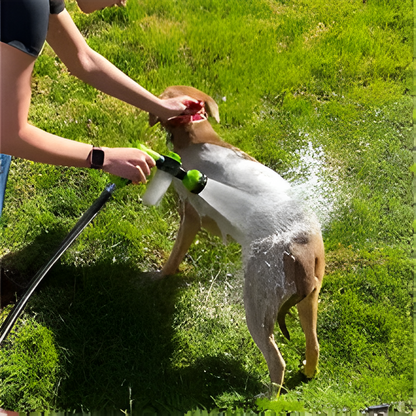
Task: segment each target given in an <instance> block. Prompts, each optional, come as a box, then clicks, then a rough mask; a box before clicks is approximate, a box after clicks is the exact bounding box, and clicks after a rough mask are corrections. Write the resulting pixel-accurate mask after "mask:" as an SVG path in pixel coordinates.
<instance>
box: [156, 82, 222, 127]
mask: <svg viewBox="0 0 416 416" xmlns="http://www.w3.org/2000/svg"><path fill="white" fill-rule="evenodd" d="M183 95H187V96H188V97H191V98H194V99H195V100H198V101H199V102H200V103H201V109H200V110H199V111H198V112H197V114H195V115H193V116H191V115H181V116H177V117H173V118H171V119H169V120H167V121H166V122H164V123H162V125H163V127H165V128H166V129H167V130H170V129H171V128H172V127H177V126H179V125H190V124H192V123H193V122H195V121H204V120H206V119H207V114H208V115H210V116H212V117H214V119H215V120H216V121H217V123H219V122H220V116H219V112H218V105H217V103H216V102H215V101H214V99H213V98H211V97H210V96H209V95H207V94H205V93H203V92H202V91H199V90H197V89H196V88H193V87H187V86H181V85H177V86H172V87H168V88H166V90H165V91H163V93H162V94H161V95H160V98H162V99H164V100H166V99H169V98H175V97H180V96H183ZM158 122H161V120H160V119H159V118H158V117H157V116H155V115H154V114H149V124H150V126H154V125H155V124H157V123H158Z"/></svg>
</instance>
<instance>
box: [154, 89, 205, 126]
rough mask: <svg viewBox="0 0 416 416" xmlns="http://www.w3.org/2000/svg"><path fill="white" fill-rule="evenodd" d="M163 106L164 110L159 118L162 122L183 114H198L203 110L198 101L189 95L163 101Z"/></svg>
mask: <svg viewBox="0 0 416 416" xmlns="http://www.w3.org/2000/svg"><path fill="white" fill-rule="evenodd" d="M161 106H162V108H163V109H162V110H161V112H160V114H157V116H158V117H159V118H160V119H161V120H162V121H166V120H168V119H169V118H171V117H175V116H179V115H183V114H196V113H197V112H198V111H199V110H200V108H201V107H200V105H199V102H198V100H195V99H194V98H191V97H188V96H187V95H182V96H180V97H175V98H168V99H164V100H161Z"/></svg>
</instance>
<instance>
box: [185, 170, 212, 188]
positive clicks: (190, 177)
mask: <svg viewBox="0 0 416 416" xmlns="http://www.w3.org/2000/svg"><path fill="white" fill-rule="evenodd" d="M182 183H183V185H184V186H185V188H186V189H187V190H188V191H190V192H192V193H193V194H199V193H200V192H201V191H202V190H203V189H204V188H205V185H206V183H207V177H206V176H205V175H204V174H203V173H201V172H200V171H199V170H188V172H186V176H185V177H184V178H183V179H182Z"/></svg>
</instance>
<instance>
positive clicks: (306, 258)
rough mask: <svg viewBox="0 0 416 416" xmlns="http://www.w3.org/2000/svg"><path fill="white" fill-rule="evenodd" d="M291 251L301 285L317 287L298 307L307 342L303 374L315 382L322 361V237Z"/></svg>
mask: <svg viewBox="0 0 416 416" xmlns="http://www.w3.org/2000/svg"><path fill="white" fill-rule="evenodd" d="M291 251H292V254H293V255H294V256H295V258H296V260H297V262H299V263H298V267H297V268H296V269H297V272H298V276H297V279H298V281H299V280H301V279H302V280H304V282H305V287H304V289H306V288H311V287H313V288H312V290H311V291H310V292H309V293H306V295H307V296H306V297H305V298H304V299H303V300H302V301H300V302H299V303H298V304H297V308H298V312H299V319H300V323H301V326H302V329H303V332H304V333H305V339H306V364H305V367H304V370H303V371H304V373H305V375H306V376H307V377H308V378H312V377H313V376H314V375H315V374H316V371H317V368H318V360H319V343H318V336H317V333H316V326H317V315H318V295H319V291H320V289H321V285H322V279H323V275H324V268H325V261H324V247H323V242H322V238H321V237H320V235H314V236H312V238H311V239H310V241H309V242H308V244H306V245H294V246H292V248H291ZM308 291H309V289H308ZM303 293H305V292H303Z"/></svg>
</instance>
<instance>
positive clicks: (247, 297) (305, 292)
mask: <svg viewBox="0 0 416 416" xmlns="http://www.w3.org/2000/svg"><path fill="white" fill-rule="evenodd" d="M181 95H188V96H190V97H192V98H195V99H196V100H199V101H202V102H203V103H204V108H206V110H207V111H208V113H209V114H210V115H211V116H213V117H214V118H215V119H216V120H217V121H218V122H219V114H218V106H217V104H216V102H215V101H214V100H213V99H212V98H211V97H209V96H208V95H206V94H204V93H203V92H201V91H199V90H197V89H195V88H192V87H184V86H173V87H169V88H167V89H166V90H165V91H164V92H163V93H162V95H161V96H160V97H161V98H163V99H168V98H172V97H177V96H181ZM207 118H208V115H207V114H206V113H205V110H204V109H203V110H202V111H200V112H199V114H197V115H195V116H179V117H176V118H174V119H171V120H169V121H168V122H166V123H163V127H164V128H165V129H166V130H167V131H168V133H169V134H170V140H171V141H172V143H173V147H174V149H173V150H174V152H176V153H178V154H179V155H180V156H181V158H182V164H183V167H184V169H185V170H190V169H197V170H199V171H200V172H202V173H204V174H205V175H206V176H207V177H208V183H209V181H210V180H213V181H215V182H216V183H220V184H223V186H226V189H227V190H228V191H227V192H226V195H224V194H222V195H220V194H218V195H217V196H215V195H214V196H211V198H216V197H217V198H218V199H219V200H221V199H222V205H221V204H219V205H218V204H216V203H215V204H210V200H209V198H204V197H203V195H204V192H205V190H204V191H202V193H201V195H194V194H191V193H190V192H188V191H187V190H186V189H185V188H184V186H183V185H182V184H181V182H180V181H179V180H175V181H174V182H175V188H176V190H177V192H178V193H179V196H180V200H181V205H182V207H181V210H180V214H181V223H180V228H179V232H178V235H177V238H176V241H175V244H174V247H173V250H172V252H171V254H170V257H169V259H168V260H167V262H166V264H165V266H164V267H163V269H162V271H161V273H162V275H163V276H166V275H170V274H174V273H176V272H177V270H178V268H179V265H180V263H181V262H182V260H183V258H184V256H185V254H186V252H187V251H188V249H189V247H190V245H191V244H192V242H193V240H194V238H195V236H196V234H197V233H198V231H199V230H200V229H201V227H202V228H205V229H206V230H208V231H209V232H211V233H213V234H215V235H219V236H221V237H223V239H224V240H226V239H227V238H228V237H231V238H233V239H234V240H236V241H237V242H238V243H240V244H241V246H242V254H243V263H244V267H245V270H244V276H245V284H244V306H245V311H246V321H247V326H248V329H249V331H250V333H251V335H252V337H253V339H254V341H255V343H256V344H257V346H258V347H259V349H260V350H261V352H262V353H263V355H264V357H265V359H266V362H267V365H268V369H269V373H270V379H271V381H272V383H275V384H276V385H277V386H278V388H279V390H280V386H282V384H283V379H284V371H285V362H284V360H283V358H282V355H281V354H280V352H279V349H278V347H277V345H276V343H275V340H274V335H273V332H274V326H275V322H276V321H277V322H278V323H279V326H280V328H281V330H282V332H283V333H284V335H285V336H286V337H289V334H288V331H287V328H286V325H285V315H286V313H287V312H288V310H289V308H290V307H292V306H294V305H297V308H298V311H299V318H300V323H301V326H302V329H303V331H304V333H305V337H306V364H305V366H304V370H303V371H304V374H305V375H306V376H307V377H308V378H312V377H313V376H314V375H315V373H316V370H317V365H318V358H319V344H318V339H317V334H316V324H317V309H318V294H319V291H320V288H321V284H322V279H323V275H324V268H325V260H324V246H323V241H322V236H321V231H320V226H319V224H318V222H317V220H316V219H315V217H314V216H313V214H310V213H308V210H307V209H305V207H304V206H303V205H302V203H301V202H300V201H298V200H296V198H294V197H293V196H292V195H291V187H290V185H289V183H288V182H287V181H285V180H284V179H283V178H282V177H281V176H280V175H278V174H277V173H276V172H274V171H273V170H271V169H269V168H267V167H266V166H264V165H262V164H260V163H259V162H257V161H256V160H254V159H253V158H251V157H250V156H248V155H247V154H246V153H244V152H243V151H241V150H239V149H237V148H235V147H233V146H231V145H229V144H228V143H225V142H224V141H222V140H221V139H220V138H219V136H218V135H217V134H216V132H215V131H214V129H213V128H212V126H211V124H210V123H209V121H208V119H207ZM158 121H159V120H158V119H157V118H156V117H154V116H152V115H150V119H149V122H150V124H151V125H154V124H156V123H157V122H158ZM207 186H208V185H207ZM215 202H216V201H215ZM218 206H224V208H225V209H218V208H217V207H218Z"/></svg>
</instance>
